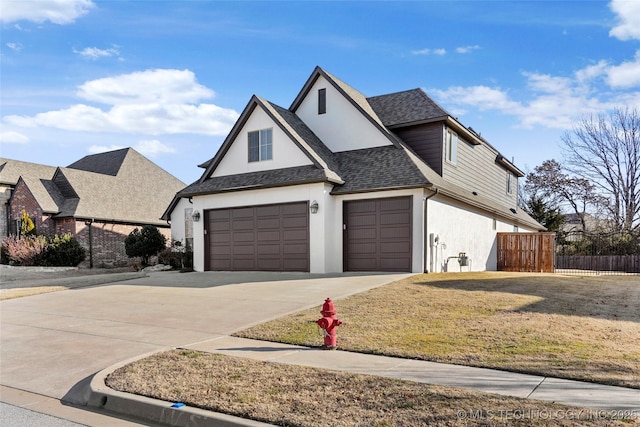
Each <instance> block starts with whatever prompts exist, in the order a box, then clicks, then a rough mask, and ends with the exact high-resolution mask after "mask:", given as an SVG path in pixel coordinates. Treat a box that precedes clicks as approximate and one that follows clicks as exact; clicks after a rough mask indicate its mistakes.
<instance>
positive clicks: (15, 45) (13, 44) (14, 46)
mask: <svg viewBox="0 0 640 427" xmlns="http://www.w3.org/2000/svg"><path fill="white" fill-rule="evenodd" d="M7 47H8V48H9V49H11V50H13V51H15V52H20V51H21V50H22V44H21V43H16V42H8V43H7Z"/></svg>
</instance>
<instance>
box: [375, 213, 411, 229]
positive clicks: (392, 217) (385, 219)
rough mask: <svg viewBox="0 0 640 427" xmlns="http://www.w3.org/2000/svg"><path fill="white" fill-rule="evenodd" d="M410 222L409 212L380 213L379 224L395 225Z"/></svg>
mask: <svg viewBox="0 0 640 427" xmlns="http://www.w3.org/2000/svg"><path fill="white" fill-rule="evenodd" d="M410 223H411V214H410V213H409V212H392V213H389V212H388V213H385V214H381V215H380V225H397V224H406V225H407V226H409V224H410Z"/></svg>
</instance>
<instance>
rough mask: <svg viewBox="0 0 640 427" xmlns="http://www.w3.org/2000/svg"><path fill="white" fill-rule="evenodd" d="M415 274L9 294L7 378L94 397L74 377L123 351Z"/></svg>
mask: <svg viewBox="0 0 640 427" xmlns="http://www.w3.org/2000/svg"><path fill="white" fill-rule="evenodd" d="M408 276H409V275H408V274H370V275H357V274H337V275H312V274H302V273H227V272H225V273H215V272H205V273H188V274H180V273H177V272H163V273H152V274H151V275H150V276H149V277H145V278H140V279H134V280H128V281H126V282H120V283H113V284H106V285H100V286H95V287H88V288H79V289H72V290H67V291H61V292H54V293H48V294H41V295H36V296H32V297H25V298H18V299H12V300H6V301H2V302H0V345H1V347H0V373H1V375H0V383H1V384H2V385H4V386H8V387H13V388H16V389H20V390H25V391H29V392H32V393H37V394H41V395H44V396H49V397H53V398H56V399H63V400H69V401H70V402H71V403H84V402H81V401H74V399H75V400H78V399H80V398H78V397H75V398H74V397H73V393H70V391H71V390H72V389H73V388H74V386H76V388H77V385H78V384H81V383H83V382H86V380H87V378H89V377H91V376H92V375H94V374H95V373H96V372H98V371H100V370H102V369H104V368H105V367H108V366H111V365H113V364H115V363H117V362H120V361H122V360H126V359H129V358H132V357H134V356H138V355H142V354H147V353H153V352H156V351H159V350H163V349H168V348H174V347H186V346H190V345H194V344H197V343H199V342H204V341H207V340H211V339H215V338H219V337H221V336H226V335H229V334H231V333H233V332H235V331H237V330H240V329H243V328H246V327H248V326H252V325H254V324H258V323H262V322H264V321H267V320H271V319H274V318H277V317H280V316H282V315H285V314H289V313H292V312H295V311H298V310H302V309H304V308H308V307H313V306H317V305H321V304H322V302H323V301H324V299H325V298H327V297H331V298H332V299H334V300H339V299H340V298H343V297H346V296H348V295H351V294H354V293H358V292H362V291H365V290H367V289H371V288H374V287H377V286H380V285H383V284H385V283H389V282H392V281H395V280H398V279H401V278H404V277H408ZM338 308H339V301H338ZM83 380H85V381H83ZM65 396H66V397H65Z"/></svg>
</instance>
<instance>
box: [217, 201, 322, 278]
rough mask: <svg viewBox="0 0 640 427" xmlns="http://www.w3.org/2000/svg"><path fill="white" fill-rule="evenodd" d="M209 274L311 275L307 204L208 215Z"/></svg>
mask: <svg viewBox="0 0 640 427" xmlns="http://www.w3.org/2000/svg"><path fill="white" fill-rule="evenodd" d="M205 221H206V223H205V225H206V231H205V232H206V236H207V237H206V239H205V242H206V243H205V244H206V250H207V252H206V253H205V259H206V260H208V265H207V266H205V267H206V269H207V270H218V271H309V208H308V203H307V202H300V203H286V204H278V205H264V206H249V207H241V208H229V209H213V210H208V211H205Z"/></svg>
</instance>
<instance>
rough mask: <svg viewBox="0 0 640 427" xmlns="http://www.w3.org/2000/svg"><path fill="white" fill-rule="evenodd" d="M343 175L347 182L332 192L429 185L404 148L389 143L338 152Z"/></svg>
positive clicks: (340, 169) (341, 192)
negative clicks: (382, 145) (383, 145)
mask: <svg viewBox="0 0 640 427" xmlns="http://www.w3.org/2000/svg"><path fill="white" fill-rule="evenodd" d="M336 158H337V161H338V164H339V165H340V166H339V171H340V176H342V177H343V178H344V181H345V183H344V184H342V185H337V186H335V187H334V189H333V191H332V194H345V193H355V192H361V191H375V190H386V189H391V188H404V187H419V186H428V185H429V184H430V182H429V180H427V178H426V177H425V176H424V175H423V174H421V173H420V171H419V170H418V168H416V166H415V165H414V164H413V162H412V161H411V159H410V158H409V157H408V156H407V155H406V153H405V152H404V150H402V149H400V148H398V147H396V146H394V145H388V146H385V147H376V148H367V149H363V150H354V151H344V152H341V153H338V154H337V155H336Z"/></svg>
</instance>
